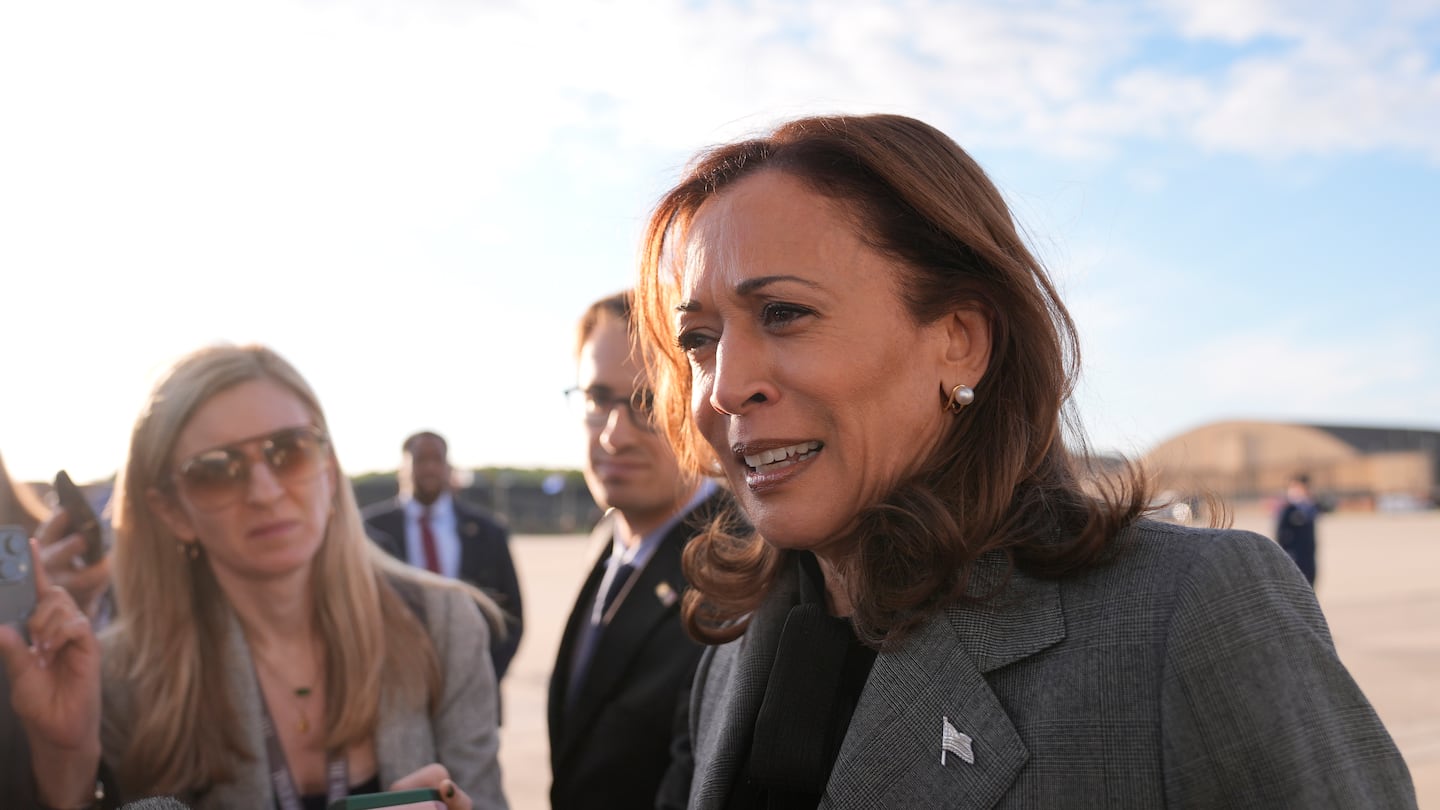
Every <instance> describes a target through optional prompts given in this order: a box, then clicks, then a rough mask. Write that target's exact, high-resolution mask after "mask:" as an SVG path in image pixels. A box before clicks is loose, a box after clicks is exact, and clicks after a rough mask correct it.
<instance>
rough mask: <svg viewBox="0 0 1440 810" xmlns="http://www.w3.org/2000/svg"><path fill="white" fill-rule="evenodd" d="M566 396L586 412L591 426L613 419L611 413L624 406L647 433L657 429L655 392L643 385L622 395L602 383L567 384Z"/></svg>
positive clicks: (586, 421)
mask: <svg viewBox="0 0 1440 810" xmlns="http://www.w3.org/2000/svg"><path fill="white" fill-rule="evenodd" d="M565 399H566V400H567V401H568V402H570V403H571V404H572V405H575V406H576V407H577V408H583V410H584V412H585V424H586V425H589V426H590V427H592V428H598V427H604V426H605V423H606V422H609V421H610V413H611V412H612V411H614V410H615V409H616V408H624V409H625V410H626V411H627V412H629V414H630V423H631V424H633V425H634V426H635V427H637V428H639V429H641V430H643V431H646V432H647V433H649V432H653V431H654V430H655V421H654V419H655V392H654V391H651V390H649V389H648V388H640V389H637V390H636V391H634V392H633V393H631V394H628V395H626V396H619V395H617V394H615V392H613V391H611V390H610V389H609V388H606V387H605V386H603V385H595V386H591V387H590V388H580V387H575V388H567V389H565Z"/></svg>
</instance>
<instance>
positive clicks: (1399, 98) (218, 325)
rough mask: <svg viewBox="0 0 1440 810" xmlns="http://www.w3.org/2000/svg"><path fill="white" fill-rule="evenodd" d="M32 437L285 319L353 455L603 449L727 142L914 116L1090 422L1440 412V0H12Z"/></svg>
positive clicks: (10, 239)
mask: <svg viewBox="0 0 1440 810" xmlns="http://www.w3.org/2000/svg"><path fill="white" fill-rule="evenodd" d="M0 109H3V110H4V111H5V115H4V117H3V119H0V278H3V282H0V289H3V300H4V305H5V311H6V313H7V315H8V318H9V328H8V329H7V330H6V331H7V333H8V334H9V337H10V341H9V342H10V348H9V349H8V350H7V351H5V352H4V358H5V359H4V371H5V375H4V376H5V379H6V382H7V386H6V392H7V396H5V397H4V402H3V404H0V453H3V455H4V457H5V460H6V463H7V464H8V466H9V467H10V468H11V470H12V472H14V473H16V474H17V475H19V476H20V477H23V478H28V479H32V480H41V479H47V478H49V477H50V476H51V475H53V472H54V470H55V469H57V468H59V467H62V466H63V467H68V468H69V469H70V470H71V471H72V473H74V474H75V476H76V477H77V478H80V479H93V478H99V477H103V476H107V475H109V474H110V473H111V472H113V471H114V470H115V469H116V468H117V467H118V466H119V464H120V462H121V459H122V457H123V454H124V450H125V445H126V442H127V439H128V433H129V429H130V426H131V424H132V421H133V419H134V416H135V414H136V413H137V412H138V410H139V408H140V405H141V403H142V402H143V399H144V396H145V393H146V391H147V390H148V386H149V384H150V382H151V381H152V379H153V376H154V375H155V374H156V373H157V372H158V371H159V370H160V369H161V368H163V367H164V365H165V364H166V363H167V362H168V361H169V360H171V359H173V358H174V357H175V356H176V355H178V354H180V353H183V352H185V351H187V350H189V349H192V348H195V347H197V346H200V345H203V344H206V343H210V342H215V341H222V340H223V341H236V342H244V341H261V342H264V343H268V344H270V345H272V346H273V347H275V348H276V349H278V350H279V351H281V352H282V353H283V354H285V355H286V356H287V357H289V358H290V359H291V360H292V361H293V362H294V363H295V364H296V365H297V366H298V367H299V368H300V370H301V371H302V373H304V374H305V375H306V376H307V377H308V378H309V379H310V381H311V382H312V384H314V386H315V387H316V388H317V390H318V391H319V393H320V395H321V398H322V400H323V401H324V403H325V405H326V408H327V411H328V413H329V416H330V420H331V422H332V427H333V432H334V433H335V438H336V442H337V447H338V449H339V451H340V454H341V460H342V462H343V463H344V465H345V466H346V467H347V469H348V470H349V471H351V472H362V471H367V470H379V469H390V468H393V467H394V465H395V463H396V461H397V457H398V445H399V442H400V439H401V438H402V437H403V436H404V435H406V434H407V433H409V432H411V431H413V430H414V429H417V428H420V427H431V428H435V429H438V430H439V431H441V432H442V433H445V434H446V435H447V436H449V437H450V439H451V446H452V455H453V460H454V461H456V462H457V463H458V464H462V465H475V466H480V465H517V466H578V465H579V463H580V462H581V458H582V453H581V435H580V432H579V430H578V428H577V427H576V426H575V425H573V424H572V420H571V419H570V417H569V416H568V415H567V411H566V410H565V408H564V407H563V403H562V397H561V394H560V392H561V391H562V390H563V389H564V388H565V387H567V386H568V385H570V384H571V382H572V381H573V374H574V370H573V363H572V360H571V355H570V353H571V349H572V334H573V324H574V320H575V318H576V316H577V315H578V314H579V313H580V311H581V310H582V309H583V308H584V307H585V305H586V304H588V303H589V302H590V301H591V300H593V299H595V298H597V297H599V296H601V295H605V294H608V293H610V292H613V291H615V290H618V289H620V288H623V287H625V286H627V285H628V284H629V283H630V278H631V273H632V268H633V265H634V259H635V253H636V247H637V243H638V239H639V235H640V230H641V227H642V225H643V222H644V219H645V216H646V214H647V213H648V210H649V208H650V206H651V205H653V203H654V202H655V200H656V199H657V198H658V196H659V195H660V194H661V193H662V192H663V191H664V190H665V189H666V188H667V187H668V186H669V184H671V183H672V182H673V181H674V180H675V179H676V178H677V176H678V173H679V172H680V170H681V168H682V167H683V165H684V163H685V161H686V159H687V158H688V157H689V156H690V155H691V154H693V153H694V152H695V151H696V150H698V149H700V148H703V147H705V146H707V145H711V144H714V143H717V142H721V141H724V140H728V139H732V138H735V137H739V136H743V135H746V134H749V133H753V132H756V131H759V130H762V129H764V128H765V127H766V126H767V125H770V124H773V123H774V122H776V121H779V120H782V119H784V118H787V117H792V116H795V115H800V114H805V113H813V112H895V113H902V114H907V115H912V116H915V117H918V118H921V119H924V120H926V121H928V122H930V123H932V124H934V125H936V126H938V127H939V128H941V129H942V130H944V131H945V132H947V133H948V134H950V135H951V136H952V137H954V138H955V139H956V140H957V141H958V142H959V143H960V144H961V145H962V146H964V147H965V148H966V149H967V150H969V151H970V152H971V153H972V154H974V155H975V156H976V158H977V159H978V160H979V161H980V162H981V164H982V165H983V166H985V168H986V169H987V171H989V172H990V174H991V176H992V177H993V179H994V180H995V181H996V183H997V185H999V186H1000V188H1001V189H1002V191H1003V192H1004V193H1005V194H1006V196H1007V198H1008V199H1009V201H1010V202H1011V204H1012V206H1013V208H1014V211H1015V214H1016V216H1017V218H1018V219H1019V220H1020V222H1021V223H1022V225H1023V227H1024V228H1025V230H1026V232H1027V233H1028V234H1029V237H1030V241H1031V244H1032V246H1033V248H1034V249H1035V250H1036V251H1037V253H1038V254H1039V255H1040V256H1041V257H1042V259H1043V260H1044V261H1045V262H1046V264H1047V266H1048V267H1049V268H1050V270H1051V271H1052V272H1053V274H1054V275H1055V277H1056V278H1057V280H1058V281H1059V283H1060V285H1061V289H1062V293H1063V295H1064V296H1065V298H1066V300H1067V302H1068V303H1069V305H1070V306H1071V307H1072V310H1073V314H1074V315H1075V317H1076V320H1077V321H1078V324H1079V328H1080V330H1081V335H1082V341H1083V348H1084V376H1083V377H1082V381H1081V385H1080V387H1079V389H1078V391H1077V405H1078V406H1079V410H1080V413H1081V416H1082V418H1083V420H1084V422H1085V425H1086V426H1087V429H1088V431H1089V433H1090V437H1091V440H1092V443H1093V444H1094V445H1095V446H1096V447H1098V448H1102V449H1107V450H1119V451H1123V452H1128V453H1132V454H1140V453H1143V452H1144V451H1145V450H1146V449H1148V448H1149V447H1151V446H1153V445H1154V444H1155V443H1157V442H1159V441H1162V440H1164V439H1165V438H1168V437H1169V436H1172V435H1174V434H1176V433H1179V432H1181V431H1184V430H1186V429H1189V428H1191V427H1195V426H1198V425H1201V424H1204V423H1207V422H1211V421H1215V420H1220V419H1235V418H1257V419H1276V420H1290V421H1304V422H1322V423H1342V424H1362V425H1400V426H1407V427H1422V428H1430V429H1440V317H1437V315H1436V310H1437V305H1440V272H1437V269H1440V268H1437V266H1436V264H1437V260H1436V258H1435V257H1436V256H1437V255H1440V227H1436V225H1435V220H1436V218H1437V214H1436V211H1437V209H1440V137H1437V135H1436V133H1437V132H1440V6H1437V4H1436V3H1435V2H1433V0H1424V2H1421V1H1420V0H1391V1H1390V2H1384V3H1374V2H1369V1H1368V0H1355V2H1330V0H1294V1H1293V2H1292V1H1291V0H1154V2H1145V3H1141V2H1133V3H1121V2H1099V1H1096V0H1050V1H1048V2H1041V1H1040V0H1034V1H1033V2H1030V1H1022V2H1000V1H999V0H994V1H993V2H980V1H978V0H949V1H947V0H902V1H901V2H893V3H878V2H856V1H855V0H824V1H823V2H822V1H821V0H808V1H807V0H792V1H788V2H786V1H782V0H754V1H753V2H706V1H705V0H690V1H689V2H677V3H655V2H649V0H645V1H644V2H642V1H641V0H611V1H609V2H588V3H583V4H582V3H575V4H570V3H541V2H503V1H501V0H494V1H491V2H459V0H450V1H449V2H440V1H439V0H427V1H424V2H420V1H417V0H410V2H392V3H381V2H346V3H340V2H314V1H312V2H286V1H284V0H254V2H247V3H228V4H209V3H193V2H188V1H187V0H173V1H172V2H162V1H159V0H135V2H127V3H108V2H73V3H11V4H6V5H5V6H4V8H3V10H0Z"/></svg>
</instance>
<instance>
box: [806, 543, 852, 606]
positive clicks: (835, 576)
mask: <svg viewBox="0 0 1440 810" xmlns="http://www.w3.org/2000/svg"><path fill="white" fill-rule="evenodd" d="M815 559H816V561H818V562H819V563H820V573H821V574H823V575H824V576H825V607H826V609H827V610H828V611H829V613H830V615H831V616H835V617H838V618H845V617H847V616H849V615H850V614H851V613H854V612H855V609H854V605H851V604H850V591H849V589H848V588H846V587H845V585H846V583H845V579H844V577H842V576H841V574H840V571H841V570H842V568H841V566H840V565H839V564H838V563H837V562H836V561H835V560H833V559H832V558H831V557H830V555H827V554H822V553H820V552H815Z"/></svg>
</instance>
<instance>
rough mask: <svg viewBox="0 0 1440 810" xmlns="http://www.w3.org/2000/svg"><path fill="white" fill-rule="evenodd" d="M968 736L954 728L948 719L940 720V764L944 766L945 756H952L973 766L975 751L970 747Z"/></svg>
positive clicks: (942, 718)
mask: <svg viewBox="0 0 1440 810" xmlns="http://www.w3.org/2000/svg"><path fill="white" fill-rule="evenodd" d="M970 743H971V740H970V735H969V734H966V733H964V732H962V731H960V729H958V728H955V726H954V725H953V724H951V722H950V718H948V717H941V718H940V764H941V765H944V764H945V755H946V754H954V755H955V756H957V757H959V758H961V759H962V760H964V761H965V764H967V765H974V764H975V749H974V748H973V747H972V746H971V745H970Z"/></svg>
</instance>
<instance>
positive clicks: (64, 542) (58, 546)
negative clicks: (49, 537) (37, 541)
mask: <svg viewBox="0 0 1440 810" xmlns="http://www.w3.org/2000/svg"><path fill="white" fill-rule="evenodd" d="M84 550H85V537H84V536H83V535H81V534H80V533H79V532H72V533H70V534H67V535H65V536H64V537H61V538H60V539H58V540H56V541H55V542H53V543H50V544H48V545H46V544H41V546H40V561H41V564H42V565H44V566H45V568H46V569H48V570H51V571H54V570H56V569H57V568H59V569H61V570H64V569H67V568H72V567H73V561H74V560H75V558H76V557H78V556H79V555H80V553H81V552H83V551H84Z"/></svg>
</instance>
